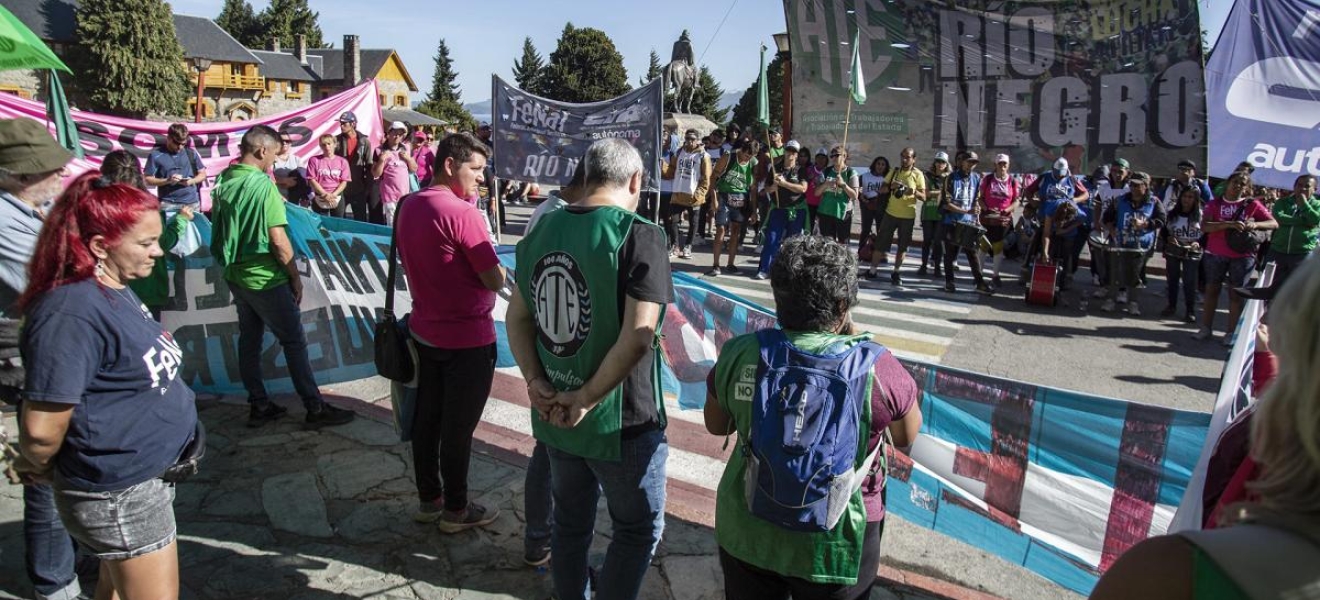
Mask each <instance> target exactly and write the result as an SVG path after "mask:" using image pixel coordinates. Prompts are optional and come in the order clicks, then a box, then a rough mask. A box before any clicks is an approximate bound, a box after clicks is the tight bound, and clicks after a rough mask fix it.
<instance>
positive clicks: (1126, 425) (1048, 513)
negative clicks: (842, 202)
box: [164, 208, 1209, 594]
mask: <svg viewBox="0 0 1320 600" xmlns="http://www.w3.org/2000/svg"><path fill="white" fill-rule="evenodd" d="M289 223H290V234H291V236H290V237H291V238H292V239H293V240H294V244H295V247H296V249H297V252H298V254H299V255H300V256H301V257H304V258H302V259H300V264H301V265H302V272H303V281H304V284H303V285H304V292H303V294H304V298H303V305H302V315H303V327H304V330H305V331H306V333H307V337H308V345H309V348H308V350H309V355H310V356H311V360H312V364H313V367H314V368H315V369H316V373H317V380H318V382H319V383H321V384H323V385H324V384H333V383H339V382H345V381H350V380H355V379H361V378H364V377H368V376H371V375H374V374H375V366H374V363H373V358H372V340H371V336H372V332H373V331H374V324H375V322H376V320H377V319H378V318H380V316H381V314H382V312H383V310H384V302H385V296H384V282H385V275H386V274H385V265H384V262H385V258H384V257H385V256H386V252H387V251H388V248H389V229H387V228H385V227H381V226H377V225H369V224H364V223H357V222H355V221H345V220H340V219H332V218H323V217H319V216H317V215H315V214H312V213H311V212H309V211H306V210H303V209H298V208H290V209H289ZM199 229H200V230H201V232H202V234H203V237H204V238H205V239H209V237H210V227H209V226H208V225H207V224H206V223H205V222H200V227H199ZM500 258H501V260H502V261H503V263H504V264H505V266H507V267H509V268H510V269H511V270H512V269H514V268H516V266H517V265H516V264H515V263H514V255H513V249H512V247H507V246H506V247H503V248H501V250H500ZM183 273H184V276H183V278H182V279H180V278H179V277H178V274H177V273H176V276H175V277H174V278H173V280H174V282H175V284H174V285H175V290H176V300H175V302H174V304H173V305H172V306H171V307H169V309H168V310H167V311H166V312H165V313H164V315H165V317H164V321H165V324H166V326H167V327H168V328H170V329H172V330H173V331H174V332H175V333H174V335H175V338H176V339H177V340H178V341H179V343H180V345H181V346H182V348H183V350H184V353H185V360H184V365H185V367H184V377H185V381H188V382H189V383H190V385H192V386H193V387H194V388H195V389H197V390H199V391H212V392H231V393H232V392H241V391H242V385H241V381H240V378H239V374H238V355H237V337H238V325H237V318H236V315H235V313H234V309H233V308H232V306H231V301H230V296H229V291H228V288H227V287H226V286H225V284H224V283H223V281H222V279H221V277H220V273H219V269H218V268H216V266H215V265H214V262H213V261H212V259H211V258H210V256H209V255H208V254H207V251H206V249H205V248H203V249H202V250H201V251H200V252H199V253H198V254H197V255H194V256H192V257H189V258H188V259H187V269H186V270H185V271H184V272H183ZM180 283H182V285H179V284H180ZM397 285H398V294H397V295H396V302H398V303H399V307H398V308H396V310H397V311H399V312H400V313H406V312H407V311H408V309H409V307H410V306H411V301H410V298H409V296H408V294H407V285H406V278H400V281H399V282H398V284H397ZM674 287H675V301H674V303H673V304H671V305H669V306H668V308H667V312H666V316H665V323H664V332H663V333H664V337H663V342H662V348H661V349H662V352H663V353H664V356H665V369H664V375H663V382H664V388H665V390H666V393H667V394H669V395H671V396H672V397H675V398H676V399H677V402H678V404H679V406H680V407H681V408H683V409H687V410H699V409H700V408H701V407H702V406H703V405H704V403H705V399H706V389H705V380H706V375H707V373H708V372H709V371H710V369H711V368H712V367H713V366H714V364H715V360H716V358H717V357H718V353H719V349H720V348H721V347H722V346H723V345H724V343H725V342H726V341H728V340H729V339H730V338H732V337H734V336H736V335H741V334H744V333H750V332H753V331H756V330H757V329H761V328H765V327H773V326H774V324H775V317H774V314H773V313H772V312H771V311H768V310H766V309H764V308H762V307H760V306H758V305H757V304H755V303H752V302H748V301H746V300H743V299H741V298H739V297H737V296H734V295H732V294H729V293H728V292H725V291H723V290H720V289H718V288H715V287H712V286H710V285H708V284H706V283H704V282H702V281H701V280H699V279H696V278H693V277H691V276H688V275H686V274H675V275H674ZM180 289H182V290H184V292H183V293H177V290H180ZM505 298H507V296H503V297H501V298H500V300H499V301H498V302H497V303H496V308H495V318H496V327H497V337H498V340H499V341H498V346H499V361H498V363H497V365H498V366H499V367H502V368H514V369H513V371H512V372H516V365H515V363H514V361H513V357H512V354H511V352H510V351H509V347H508V344H507V336H506V334H505V329H504V314H505V310H506V308H507V306H508V304H507V302H505ZM281 356H282V355H281V353H280V351H279V346H278V344H277V343H276V342H275V340H274V338H273V337H272V336H270V335H267V336H266V340H265V343H264V345H263V350H262V353H261V357H262V359H261V360H262V367H263V372H264V373H265V375H266V376H267V377H268V385H269V386H270V391H271V392H287V391H290V390H291V389H292V386H291V384H290V380H289V378H288V373H287V371H286V369H285V367H284V364H283V361H282V358H281ZM904 364H905V366H906V367H907V368H908V370H909V372H910V373H911V374H912V376H913V377H914V378H915V379H916V382H917V384H918V385H919V386H920V388H921V390H922V394H921V403H922V404H921V407H922V412H923V413H924V414H925V422H924V424H923V425H922V436H921V438H919V441H918V442H917V444H916V445H915V446H914V447H913V450H912V454H911V456H910V457H908V456H903V455H897V456H895V457H893V459H892V460H891V461H890V464H891V471H890V473H891V477H892V479H891V482H890V484H889V486H890V491H889V495H888V501H889V509H890V511H891V512H892V513H893V514H896V515H899V516H900V517H902V518H904V519H906V520H909V521H911V522H913V523H917V524H919V525H922V526H925V527H929V528H931V529H934V530H936V531H939V532H941V533H944V534H947V535H949V536H951V537H954V538H956V539H959V540H962V541H964V542H967V543H969V544H972V545H975V546H977V547H979V548H982V549H985V550H986V551H989V552H992V553H994V554H996V555H998V556H1000V557H1003V558H1004V559H1005V560H1007V561H1009V562H1011V563H1015V564H1019V565H1022V566H1024V567H1026V568H1028V569H1031V570H1032V571H1034V572H1036V573H1038V574H1040V575H1041V576H1044V577H1046V578H1048V579H1050V580H1052V581H1054V582H1056V583H1059V584H1060V585H1063V586H1065V587H1068V588H1069V589H1072V590H1075V591H1077V592H1080V593H1083V594H1084V593H1086V592H1088V591H1089V590H1090V589H1091V587H1092V586H1093V585H1094V584H1095V581H1096V578H1097V577H1098V574H1099V573H1101V572H1102V571H1103V570H1104V569H1105V568H1107V567H1108V566H1109V565H1110V564H1111V563H1112V562H1113V561H1114V560H1115V559H1116V558H1117V557H1118V556H1119V555H1120V554H1121V553H1122V552H1123V551H1124V550H1126V549H1127V548H1129V547H1130V546H1132V545H1133V544H1135V543H1137V542H1139V541H1141V540H1143V539H1145V538H1146V537H1148V536H1151V535H1158V534H1162V533H1164V532H1165V531H1166V529H1167V528H1168V526H1169V522H1170V519H1171V518H1172V517H1173V513H1174V509H1175V507H1176V506H1177V505H1178V502H1179V499H1180V498H1182V497H1183V493H1184V490H1185V488H1186V487H1187V484H1188V480H1189V478H1190V477H1191V474H1192V469H1193V468H1194V467H1195V465H1196V462H1197V457H1198V455H1199V454H1200V452H1201V448H1202V445H1203V443H1204V440H1205V438H1206V430H1207V427H1208V424H1209V415H1207V414H1204V413H1191V412H1183V411H1177V410H1173V409H1167V408H1161V407H1153V406H1146V405H1142V404H1136V403H1131V402H1124V401H1121V400H1114V399H1109V398H1100V397H1095V396H1089V395H1085V394H1079V393H1075V392H1068V391H1063V390H1057V389H1053V388H1046V387H1039V386H1033V385H1030V384H1026V383H1022V382H1016V381H1009V380H1005V379H999V378H995V377H990V376H985V375H978V374H974V373H968V372H964V371H959V370H956V369H950V368H946V367H937V366H933V365H927V364H923V363H918V362H913V361H904ZM503 372H504V373H510V371H503Z"/></svg>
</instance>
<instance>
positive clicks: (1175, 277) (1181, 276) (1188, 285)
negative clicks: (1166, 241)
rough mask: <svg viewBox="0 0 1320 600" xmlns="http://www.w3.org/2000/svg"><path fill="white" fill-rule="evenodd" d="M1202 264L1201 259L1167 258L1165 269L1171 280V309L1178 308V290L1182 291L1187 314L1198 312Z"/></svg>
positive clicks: (1169, 290) (1169, 294)
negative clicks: (1197, 302) (1198, 284)
mask: <svg viewBox="0 0 1320 600" xmlns="http://www.w3.org/2000/svg"><path fill="white" fill-rule="evenodd" d="M1200 262H1201V259H1199V258H1171V257H1167V256H1166V257H1165V262H1164V269H1165V272H1166V273H1167V274H1168V278H1169V287H1168V296H1169V308H1177V307H1178V290H1179V289H1181V290H1182V293H1183V303H1184V304H1185V305H1186V306H1187V314H1189V315H1190V314H1193V313H1194V312H1196V286H1197V283H1198V282H1197V279H1199V275H1200V274H1201V269H1200V266H1201V265H1200Z"/></svg>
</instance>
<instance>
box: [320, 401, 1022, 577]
mask: <svg viewBox="0 0 1320 600" xmlns="http://www.w3.org/2000/svg"><path fill="white" fill-rule="evenodd" d="M328 399H329V400H330V401H331V403H332V404H335V405H338V406H340V407H341V408H347V409H350V410H353V411H354V412H356V413H358V414H359V415H361V416H363V417H365V418H368V419H371V420H373V421H377V422H381V423H386V424H393V420H394V419H393V414H392V412H391V410H390V408H389V406H390V404H389V402H390V399H389V397H388V396H387V397H382V398H378V399H376V400H375V401H368V400H363V399H361V398H351V397H347V396H336V395H333V394H331V395H328ZM473 442H474V444H473V451H474V452H477V453H480V454H484V455H486V456H489V457H491V458H494V459H495V460H498V461H500V462H503V463H505V464H508V465H510V466H513V467H517V468H519V469H526V468H527V460H528V458H530V457H531V454H532V448H534V447H535V446H536V440H535V439H534V438H532V437H531V436H528V435H525V434H522V433H517V432H513V431H510V430H508V429H505V428H504V427H500V426H498V425H493V424H491V423H487V422H485V421H482V422H481V423H480V424H478V425H477V431H476V435H475V436H474V438H473ZM666 488H667V489H666V492H667V496H668V498H667V501H666V504H665V513H666V514H668V515H670V516H673V517H677V518H679V519H683V520H685V521H688V522H690V523H695V524H698V525H702V526H704V527H709V528H711V529H712V530H713V529H714V527H715V512H714V508H715V496H714V494H713V493H712V492H710V491H709V490H706V489H705V488H700V487H697V486H694V485H692V484H690V483H686V482H682V481H677V480H674V479H670V480H669V481H668V483H667V486H666ZM877 575H878V581H879V582H882V583H883V585H884V587H886V588H889V589H893V590H897V591H899V592H911V593H917V594H925V595H932V596H937V597H940V598H944V599H946V600H1003V599H1002V598H1000V597H999V596H994V595H991V594H988V593H985V592H982V591H979V590H975V589H972V588H969V587H965V586H962V585H958V584H956V583H953V582H950V581H945V580H942V579H937V578H934V577H931V576H929V575H923V574H920V573H917V572H915V571H909V570H905V569H899V568H896V567H891V566H888V565H881V566H880V571H879V573H878V574H877Z"/></svg>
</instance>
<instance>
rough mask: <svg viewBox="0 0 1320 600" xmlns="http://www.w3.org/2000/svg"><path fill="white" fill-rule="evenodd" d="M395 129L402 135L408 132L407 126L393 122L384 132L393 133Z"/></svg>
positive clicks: (401, 122) (400, 122)
mask: <svg viewBox="0 0 1320 600" xmlns="http://www.w3.org/2000/svg"><path fill="white" fill-rule="evenodd" d="M396 129H399V130H402V131H403V132H404V133H407V132H408V126H407V125H404V124H403V121H395V122H393V123H390V128H389V129H386V131H394V130H396Z"/></svg>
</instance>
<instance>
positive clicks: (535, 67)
mask: <svg viewBox="0 0 1320 600" xmlns="http://www.w3.org/2000/svg"><path fill="white" fill-rule="evenodd" d="M544 70H545V61H544V60H543V59H542V58H541V53H540V52H537V51H536V46H534V45H533V44H532V38H530V37H525V38H523V51H522V58H519V59H518V60H517V62H515V63H513V80H514V81H515V82H517V84H518V88H519V89H521V90H523V91H525V92H530V93H533V94H540V93H541V92H540V89H541V88H540V86H541V75H542V71H544Z"/></svg>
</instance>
